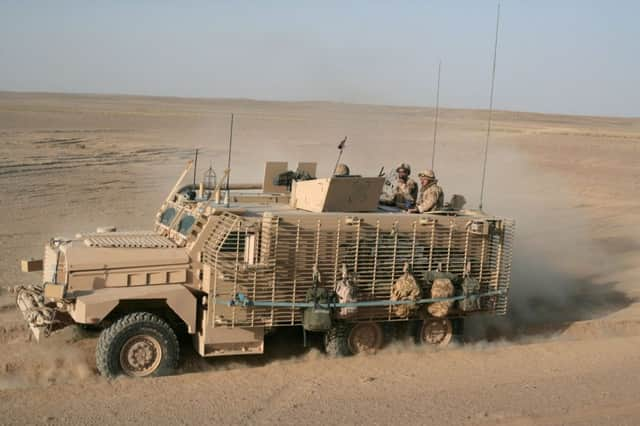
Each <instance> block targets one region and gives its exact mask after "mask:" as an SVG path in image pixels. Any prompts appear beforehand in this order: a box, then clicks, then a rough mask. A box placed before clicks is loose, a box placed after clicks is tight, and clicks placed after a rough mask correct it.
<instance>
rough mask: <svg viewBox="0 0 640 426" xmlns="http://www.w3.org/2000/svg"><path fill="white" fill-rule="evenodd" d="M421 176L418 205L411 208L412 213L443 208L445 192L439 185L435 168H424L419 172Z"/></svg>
mask: <svg viewBox="0 0 640 426" xmlns="http://www.w3.org/2000/svg"><path fill="white" fill-rule="evenodd" d="M418 177H419V178H420V195H419V196H418V201H417V203H416V207H415V208H413V209H410V210H409V211H410V212H411V213H426V212H430V211H436V210H440V209H442V206H443V205H444V192H443V191H442V188H440V186H438V180H437V179H436V175H435V173H433V170H424V171H422V172H420V173H418Z"/></svg>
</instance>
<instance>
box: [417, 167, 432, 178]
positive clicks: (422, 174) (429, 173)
mask: <svg viewBox="0 0 640 426" xmlns="http://www.w3.org/2000/svg"><path fill="white" fill-rule="evenodd" d="M418 177H426V178H428V179H431V180H436V174H435V173H433V170H431V169H426V170H423V171H421V172H420V173H418Z"/></svg>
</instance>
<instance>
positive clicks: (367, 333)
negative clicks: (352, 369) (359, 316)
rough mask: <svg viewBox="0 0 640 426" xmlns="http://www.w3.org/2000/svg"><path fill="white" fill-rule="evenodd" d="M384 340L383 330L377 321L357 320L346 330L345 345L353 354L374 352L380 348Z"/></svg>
mask: <svg viewBox="0 0 640 426" xmlns="http://www.w3.org/2000/svg"><path fill="white" fill-rule="evenodd" d="M384 341H385V335H384V331H383V330H382V327H381V326H380V324H378V323H377V322H358V323H355V324H353V325H351V326H350V327H349V328H348V330H347V346H348V349H349V352H350V353H351V354H353V355H357V354H361V353H364V354H370V355H371V354H374V353H376V352H377V351H379V350H380V348H382V345H384Z"/></svg>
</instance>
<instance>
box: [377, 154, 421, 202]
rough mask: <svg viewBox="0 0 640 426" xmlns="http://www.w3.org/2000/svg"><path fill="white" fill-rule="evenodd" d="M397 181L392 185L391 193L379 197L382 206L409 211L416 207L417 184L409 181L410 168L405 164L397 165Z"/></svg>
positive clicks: (411, 180)
mask: <svg viewBox="0 0 640 426" xmlns="http://www.w3.org/2000/svg"><path fill="white" fill-rule="evenodd" d="M396 174H397V180H396V182H395V185H393V189H392V193H391V194H390V196H389V195H387V196H384V197H381V200H380V201H381V202H382V203H383V204H391V205H395V206H396V207H400V208H401V209H405V210H408V209H411V208H413V207H414V206H415V205H416V198H417V197H418V184H417V183H416V181H415V180H413V179H411V178H410V177H409V175H410V174H411V166H410V165H408V164H407V163H402V164H399V165H398V167H396Z"/></svg>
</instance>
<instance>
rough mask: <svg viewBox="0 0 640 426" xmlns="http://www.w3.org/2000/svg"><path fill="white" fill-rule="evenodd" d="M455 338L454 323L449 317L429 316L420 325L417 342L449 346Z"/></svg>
mask: <svg viewBox="0 0 640 426" xmlns="http://www.w3.org/2000/svg"><path fill="white" fill-rule="evenodd" d="M452 338H453V324H452V323H451V320H450V319H448V318H427V319H425V320H424V321H422V323H421V324H419V326H418V330H417V334H416V343H418V344H424V345H430V346H447V345H448V344H449V343H451V339H452Z"/></svg>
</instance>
